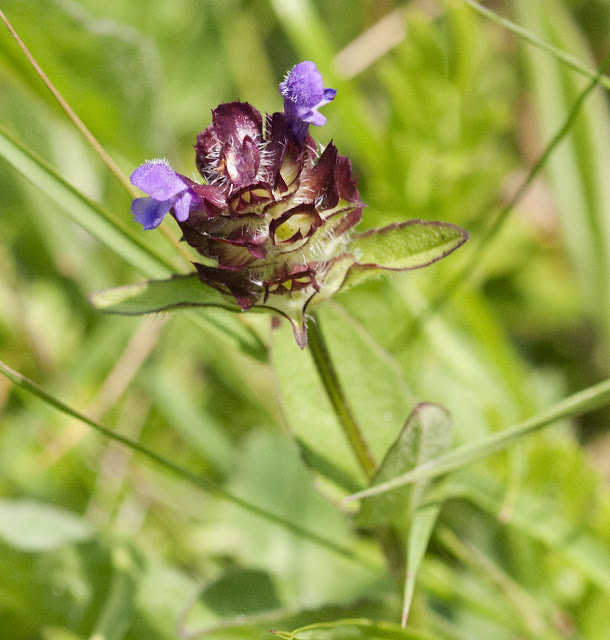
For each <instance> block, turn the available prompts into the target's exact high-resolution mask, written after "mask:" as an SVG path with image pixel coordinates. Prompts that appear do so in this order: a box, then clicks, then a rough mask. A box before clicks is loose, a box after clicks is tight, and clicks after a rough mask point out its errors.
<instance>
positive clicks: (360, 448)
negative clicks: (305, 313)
mask: <svg viewBox="0 0 610 640" xmlns="http://www.w3.org/2000/svg"><path fill="white" fill-rule="evenodd" d="M307 338H308V344H309V351H310V353H311V356H312V358H313V361H314V364H315V366H316V370H317V372H318V375H319V376H320V380H321V381H322V386H323V387H324V390H325V391H326V395H327V396H328V399H329V400H330V403H331V404H332V406H333V409H334V410H335V414H336V416H337V418H338V420H339V424H340V425H341V428H342V429H343V433H344V434H345V437H346V438H347V441H348V442H349V445H350V447H351V449H352V451H353V452H354V455H355V456H356V459H357V460H358V463H359V464H360V467H361V469H362V470H363V471H364V474H365V475H366V477H367V479H368V480H370V479H371V478H372V477H373V473H374V472H375V468H376V466H377V465H376V464H375V460H374V458H373V454H372V453H371V450H370V448H369V445H368V443H367V442H366V440H365V439H364V436H363V435H362V431H360V427H359V426H358V424H357V423H356V418H355V417H354V414H353V413H352V410H351V407H350V406H349V403H348V401H347V398H346V397H345V394H344V393H343V389H342V388H341V383H340V382H339V377H338V376H337V372H336V371H335V367H334V365H333V362H332V360H331V357H330V353H329V351H328V347H327V346H326V341H325V340H324V335H323V334H322V329H321V328H320V321H319V318H317V317H314V318H313V322H311V323H310V324H309V326H308V332H307Z"/></svg>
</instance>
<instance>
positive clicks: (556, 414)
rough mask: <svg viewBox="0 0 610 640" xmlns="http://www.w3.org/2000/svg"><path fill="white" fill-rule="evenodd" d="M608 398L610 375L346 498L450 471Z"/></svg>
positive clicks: (376, 492) (593, 407) (372, 492)
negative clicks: (551, 405)
mask: <svg viewBox="0 0 610 640" xmlns="http://www.w3.org/2000/svg"><path fill="white" fill-rule="evenodd" d="M609 402H610V379H609V380H605V381H604V382H600V383H599V384H596V385H593V386H592V387H588V388H587V389H584V390H583V391H580V392H578V393H575V394H574V395H571V396H568V397H567V398H564V399H563V400H561V401H560V402H557V403H556V404H555V405H554V406H553V407H551V408H550V409H548V410H546V411H544V412H542V413H540V414H538V415H537V416H534V417H533V418H530V419H529V420H524V421H523V422H519V423H518V424H515V425H513V426H512V427H508V428H506V429H503V430H502V431H499V432H497V433H494V434H492V435H490V436H487V437H486V438H482V439H481V440H480V441H478V442H470V443H468V444H465V445H462V446H461V447H458V448H457V449H454V450H453V451H450V452H448V453H446V454H444V455H442V456H440V457H439V458H438V459H436V460H431V461H429V462H427V463H424V464H422V465H420V466H418V467H416V468H415V469H413V470H411V471H407V472H406V473H403V474H400V475H399V476H397V477H395V478H393V479H391V480H387V481H386V482H383V483H381V484H378V485H375V486H373V487H369V488H368V489H365V490H364V491H360V492H359V493H356V494H353V495H351V496H348V497H347V498H345V500H346V501H350V500H357V499H359V498H366V497H368V496H372V495H377V494H381V493H384V492H386V491H392V490H394V489H397V488H398V487H402V486H403V485H405V484H409V483H412V482H419V481H420V480H425V479H428V478H434V477H436V476H440V475H444V474H446V473H448V472H449V471H454V470H455V469H459V468H460V467H464V466H466V465H467V464H470V463H471V462H474V461H475V460H480V459H481V458H485V457H486V456H488V455H490V454H492V453H495V452H497V451H502V450H503V449H506V448H507V447H508V446H510V445H511V444H514V443H515V442H516V441H517V440H519V439H520V438H522V437H524V436H526V435H528V434H530V433H533V432H534V431H537V430H538V429H542V428H543V427H545V426H547V425H549V424H552V423H553V422H556V421H557V420H561V419H563V418H568V417H572V416H576V415H579V414H581V413H585V412H587V411H593V410H594V409H597V408H599V407H603V406H604V405H606V404H608V403H609Z"/></svg>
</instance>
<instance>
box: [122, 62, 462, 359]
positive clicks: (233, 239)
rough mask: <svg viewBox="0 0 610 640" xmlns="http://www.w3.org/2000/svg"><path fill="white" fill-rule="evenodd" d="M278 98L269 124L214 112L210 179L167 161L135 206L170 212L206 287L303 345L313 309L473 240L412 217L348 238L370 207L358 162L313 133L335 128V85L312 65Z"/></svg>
mask: <svg viewBox="0 0 610 640" xmlns="http://www.w3.org/2000/svg"><path fill="white" fill-rule="evenodd" d="M280 92H281V94H282V96H283V98H284V112H278V113H274V114H272V115H266V116H265V117H263V116H262V115H261V114H260V112H259V111H257V109H255V108H254V107H253V106H252V105H250V104H249V103H247V102H230V103H226V104H221V105H219V106H218V107H217V108H216V109H214V110H213V111H212V123H211V124H210V125H209V126H208V127H207V129H205V130H204V131H202V132H201V133H200V134H199V135H198V136H197V139H196V144H195V163H196V166H197V169H198V171H199V173H200V174H201V176H202V177H203V179H204V181H205V183H203V184H200V183H198V182H195V181H193V180H191V179H189V178H187V177H185V176H183V175H181V174H178V173H176V172H175V171H174V170H173V169H171V168H170V167H169V165H167V164H166V163H164V162H162V161H154V162H149V163H146V164H144V165H142V166H141V167H139V168H138V169H136V170H135V171H134V173H133V174H132V176H131V181H132V182H133V184H134V185H135V186H137V187H139V188H140V189H142V190H143V191H145V192H146V193H148V194H149V197H147V198H138V199H136V200H134V202H133V205H132V212H133V214H134V217H135V219H136V221H137V222H140V223H141V224H142V225H143V226H144V228H145V229H153V228H155V227H157V226H158V225H159V224H160V222H161V220H162V219H163V218H164V216H165V215H166V214H167V213H171V214H172V215H173V216H174V218H175V219H176V221H177V222H178V225H179V226H180V228H181V230H182V234H183V239H184V240H185V241H186V242H187V243H188V244H189V245H190V246H191V247H193V248H194V249H195V250H196V251H197V252H198V253H199V254H200V255H201V256H202V257H203V258H204V260H203V261H202V263H195V264H194V266H195V268H196V271H197V277H198V278H199V280H200V281H201V282H202V283H204V284H206V285H209V286H210V287H212V288H213V289H215V290H216V291H218V292H220V294H222V296H223V297H224V298H225V299H227V298H228V299H233V300H234V301H235V303H236V305H237V308H239V309H241V310H242V311H245V310H247V309H250V308H252V307H261V308H266V309H271V310H272V311H275V312H278V313H280V314H282V315H284V316H285V317H287V318H288V319H289V320H290V321H291V323H292V325H293V330H294V335H295V338H296V341H297V343H298V344H299V345H300V346H301V347H304V346H305V344H306V341H307V333H306V322H305V316H306V312H307V309H308V307H309V306H310V305H311V304H318V303H319V302H321V301H323V300H324V299H326V298H328V297H329V296H331V295H333V294H334V293H336V292H337V291H339V290H340V289H341V288H345V287H347V286H351V285H352V284H355V283H357V282H358V281H359V280H362V279H363V277H364V276H363V272H364V271H365V270H379V269H389V270H405V269H412V268H417V267H420V266H424V265H425V264H429V263H430V262H433V261H435V260H437V259H439V258H441V257H443V256H444V255H446V254H447V253H449V252H450V251H453V250H454V249H455V248H457V247H458V246H459V245H460V244H462V243H463V242H464V241H465V240H466V237H467V234H466V233H465V232H464V231H462V230H461V229H458V228H457V227H455V226H453V225H447V224H442V223H431V222H422V221H409V222H407V223H402V224H396V225H390V226H389V227H385V228H384V229H375V230H372V231H369V232H367V233H365V234H360V235H359V236H352V237H351V238H350V231H351V229H352V228H353V227H354V226H355V225H356V224H357V223H358V222H359V221H360V219H361V217H362V210H363V207H364V205H363V203H362V200H361V199H360V195H359V193H358V188H357V185H356V178H355V177H354V175H353V172H352V168H351V164H350V161H349V159H348V158H346V157H345V156H342V155H339V153H338V152H337V149H336V147H335V145H334V144H333V143H332V142H331V143H329V144H328V145H327V146H326V148H325V149H324V150H323V151H319V150H318V147H317V145H316V143H315V141H314V140H313V138H312V137H311V135H310V134H309V131H308V128H309V125H310V124H314V125H318V126H320V125H323V124H324V123H325V122H326V118H325V117H324V116H323V115H322V114H321V113H319V111H318V109H319V108H320V107H322V106H323V105H325V104H327V103H328V102H330V101H331V100H333V99H334V97H335V95H336V90H335V89H329V88H325V87H324V84H323V81H322V76H321V74H320V72H319V71H318V70H317V68H316V65H315V64H314V63H313V62H310V61H305V62H301V63H300V64H297V65H296V66H295V67H294V68H293V69H292V71H290V73H289V74H288V75H287V76H286V78H285V80H284V81H283V82H282V83H281V84H280ZM179 304H180V302H179V301H174V302H172V303H171V304H168V305H167V306H178V305H179Z"/></svg>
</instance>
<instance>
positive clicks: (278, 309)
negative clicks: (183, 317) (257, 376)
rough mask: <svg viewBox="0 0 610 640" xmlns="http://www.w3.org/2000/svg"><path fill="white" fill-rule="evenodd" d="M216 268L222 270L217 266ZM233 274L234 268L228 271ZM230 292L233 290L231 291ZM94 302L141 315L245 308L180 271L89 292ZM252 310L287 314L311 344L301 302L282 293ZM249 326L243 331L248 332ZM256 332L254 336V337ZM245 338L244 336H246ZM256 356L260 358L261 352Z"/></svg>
mask: <svg viewBox="0 0 610 640" xmlns="http://www.w3.org/2000/svg"><path fill="white" fill-rule="evenodd" d="M216 271H221V270H220V269H216ZM226 273H227V275H231V272H228V271H227V272H226ZM227 293H230V292H229V291H227ZM89 300H90V302H91V304H92V305H93V306H94V307H95V308H96V309H99V310H100V311H104V312H105V313H117V314H120V315H128V316H138V315H144V314H147V313H157V312H159V311H171V310H174V309H181V308H188V307H220V308H222V309H226V310H227V311H234V312H242V311H243V308H242V307H240V305H239V304H238V302H237V299H236V298H235V297H233V296H232V295H226V294H224V293H222V292H221V291H219V290H218V289H215V288H213V287H211V286H207V285H205V284H202V282H201V279H200V277H199V275H198V274H196V273H191V274H188V275H176V276H173V277H171V278H168V279H167V280H148V281H146V282H140V283H138V284H130V285H126V286H124V287H117V288H115V289H107V290H105V291H99V292H97V293H93V294H91V295H90V296H89ZM252 311H263V312H267V313H279V314H281V315H283V316H284V317H286V318H287V319H288V320H289V322H290V324H291V326H292V330H293V333H294V337H295V340H296V342H297V344H298V345H299V346H300V347H301V348H303V347H304V346H305V344H307V333H306V329H305V320H304V311H303V309H302V308H301V307H299V306H298V305H292V306H291V305H290V303H288V304H285V305H282V297H281V296H279V297H276V300H275V301H274V306H270V305H266V304H257V305H255V306H253V307H252ZM247 331H248V329H247V328H246V327H244V328H243V330H242V333H243V332H247ZM251 337H252V336H250V338H251ZM242 342H244V340H242ZM253 354H254V355H255V357H258V358H259V359H260V355H258V354H257V352H256V351H255V352H253Z"/></svg>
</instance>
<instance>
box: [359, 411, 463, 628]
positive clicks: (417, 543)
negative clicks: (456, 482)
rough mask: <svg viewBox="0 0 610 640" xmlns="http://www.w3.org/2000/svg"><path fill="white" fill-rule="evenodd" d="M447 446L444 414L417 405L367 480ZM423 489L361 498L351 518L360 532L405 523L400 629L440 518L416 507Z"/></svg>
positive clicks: (436, 508) (435, 507)
mask: <svg viewBox="0 0 610 640" xmlns="http://www.w3.org/2000/svg"><path fill="white" fill-rule="evenodd" d="M451 441H452V430H451V420H450V418H449V414H448V413H447V411H446V410H445V409H443V407H440V406H439V405H436V404H431V403H422V404H419V405H418V406H417V407H415V409H413V412H412V413H411V415H410V416H409V417H408V418H407V421H406V423H405V426H404V427H403V430H402V431H401V433H400V435H399V436H398V438H397V439H396V442H395V443H394V444H393V445H392V447H391V448H390V450H389V451H388V453H387V454H386V456H385V458H384V460H383V462H382V463H381V465H380V467H379V470H378V471H377V473H376V474H375V476H374V477H373V479H372V481H371V482H372V484H377V483H380V482H384V481H385V480H389V479H391V478H394V477H396V476H397V475H400V474H401V473H405V472H406V471H408V470H410V469H413V468H415V467H417V466H419V465H421V464H424V463H425V462H428V461H429V460H434V459H435V458H436V457H438V456H439V455H442V454H443V453H445V452H446V451H447V450H448V449H449V447H450V446H451ZM426 485H427V483H426V482H420V483H419V484H416V485H414V486H403V487H401V488H400V489H398V490H397V491H393V492H390V493H383V494H381V495H378V496H373V497H371V498H367V499H365V500H363V502H362V507H361V509H360V513H359V514H358V518H357V522H358V524H360V525H362V526H383V525H390V524H395V525H396V526H397V527H399V528H403V527H404V524H405V522H407V523H408V526H409V529H408V531H409V533H408V536H407V574H406V575H407V577H406V581H405V592H404V606H403V624H406V621H407V616H408V614H409V609H410V606H411V600H412V599H413V593H414V589H415V578H416V576H417V573H418V571H419V567H420V564H421V561H422V559H423V557H424V554H425V552H426V549H427V548H428V541H429V540H430V536H431V535H432V530H433V528H434V524H435V522H436V519H437V517H438V514H439V512H440V504H432V505H426V506H423V507H420V503H421V500H422V495H423V492H424V491H425V489H426Z"/></svg>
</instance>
